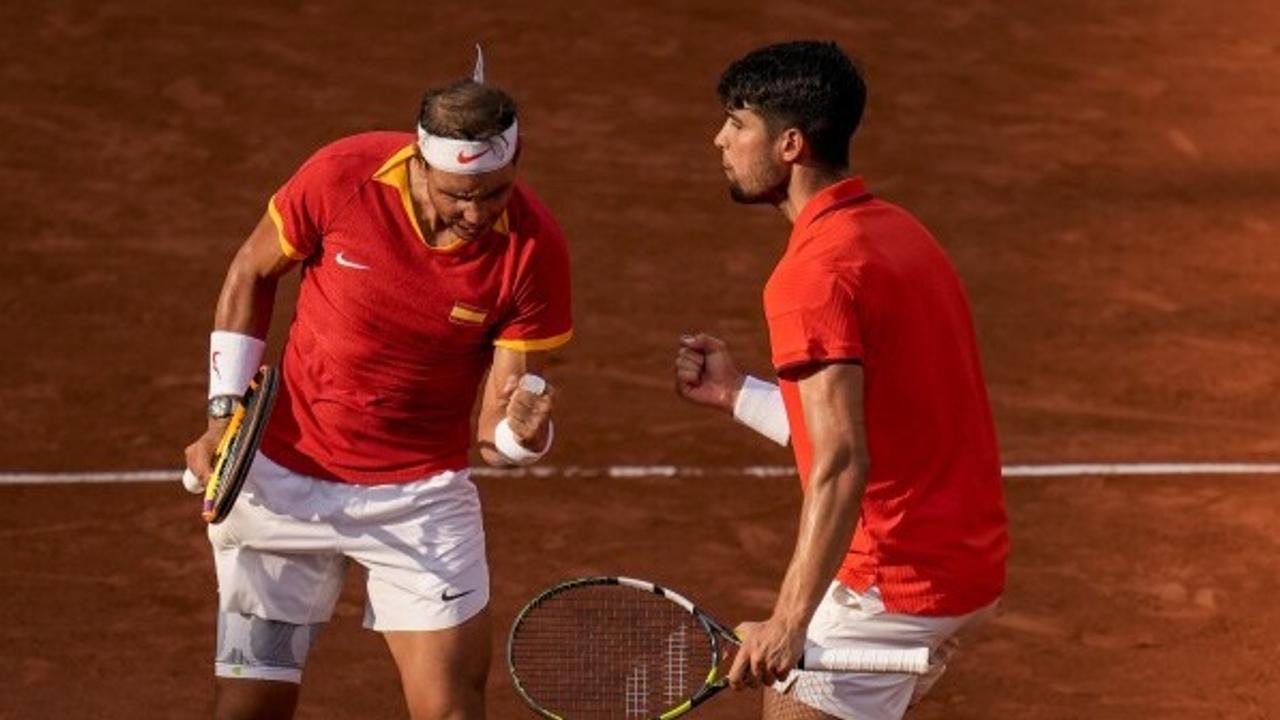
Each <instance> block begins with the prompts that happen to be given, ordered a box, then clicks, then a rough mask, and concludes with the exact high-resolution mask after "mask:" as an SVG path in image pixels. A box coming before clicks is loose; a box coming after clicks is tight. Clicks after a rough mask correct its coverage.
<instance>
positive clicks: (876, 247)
mask: <svg viewBox="0 0 1280 720" xmlns="http://www.w3.org/2000/svg"><path fill="white" fill-rule="evenodd" d="M764 305H765V315H766V317H767V319H768V324H769V335H770V341H771V345H772V351H773V364H774V366H775V367H776V369H777V370H778V373H779V376H780V381H781V387H782V394H783V399H784V401H785V403H786V407H787V417H788V419H789V422H790V425H791V440H792V444H793V447H794V450H795V456H796V465H797V468H798V470H799V472H800V478H801V482H802V483H807V481H808V476H809V470H810V465H811V460H812V446H811V445H810V442H809V435H808V432H807V430H806V429H805V422H804V413H803V412H802V411H801V406H800V397H799V390H798V387H797V384H796V381H795V380H794V375H793V373H792V371H795V370H797V369H800V368H803V367H805V366H810V365H813V364H815V363H829V362H838V361H856V362H859V363H861V365H862V369H863V373H864V397H863V406H864V413H865V427H866V435H867V445H868V452H869V456H870V473H869V476H868V478H867V487H866V493H865V494H864V496H863V500H862V509H861V516H860V520H859V522H858V525H857V529H856V530H855V532H854V536H853V542H852V544H851V545H850V547H849V552H848V555H846V557H845V559H844V562H843V564H842V565H841V568H840V571H839V574H838V575H837V578H838V579H839V580H840V581H841V582H843V583H844V584H846V585H848V586H849V587H851V588H853V589H854V590H857V591H863V590H866V589H867V588H868V587H869V586H871V585H875V586H877V587H878V588H879V589H880V592H881V594H882V595H883V597H884V602H885V607H886V608H887V609H888V610H890V611H892V612H904V613H912V614H918V615H960V614H964V613H966V612H969V611H972V610H975V609H977V608H979V607H982V606H984V605H986V604H988V603H990V602H992V601H993V600H995V599H996V598H997V597H999V595H1000V593H1001V592H1002V591H1003V588H1004V579H1005V557H1006V555H1007V554H1008V547H1009V540H1008V523H1007V520H1006V517H1005V509H1004V491H1003V486H1002V480H1001V475H1000V458H999V453H998V451H997V448H996V437H995V428H994V424H993V422H992V417H991V408H990V404H989V402H988V400H987V391H986V386H985V384H984V382H983V378H982V369H981V366H980V364H979V361H978V349H977V342H976V340H975V337H974V330H973V322H972V319H971V317H970V311H969V302H968V299H967V298H966V296H965V292H964V288H963V286H962V285H961V283H960V279H959V277H957V275H956V272H955V270H954V268H952V266H951V263H950V261H949V260H948V259H947V257H946V256H945V255H944V254H943V251H942V248H941V247H939V245H938V243H937V241H936V240H934V238H933V236H932V235H931V234H930V233H929V231H928V230H926V229H925V228H924V227H923V226H921V224H920V223H919V222H918V221H916V219H915V218H913V217H912V216H911V215H910V214H908V213H907V212H906V211H904V210H902V209H901V208H898V207H896V206H894V205H891V204H889V203H887V202H884V201H882V200H879V199H876V198H874V197H872V196H871V195H870V194H868V193H867V190H866V187H865V186H864V184H863V182H862V180H861V179H850V180H844V181H841V182H839V183H836V184H835V185H832V186H831V187H828V188H826V189H824V190H823V191H822V192H821V193H819V194H818V195H816V196H814V197H813V198H812V199H811V200H810V201H809V202H808V204H806V205H805V207H804V209H803V211H801V213H800V216H799V217H798V218H796V222H795V226H794V228H793V230H792V233H791V237H790V239H789V241H788V244H787V249H786V252H785V254H784V255H783V257H782V259H781V260H780V261H779V262H778V265H777V267H776V268H775V269H774V271H773V275H772V276H771V277H770V278H769V282H768V284H767V285H766V286H765V291H764Z"/></svg>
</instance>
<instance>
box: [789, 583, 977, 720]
mask: <svg viewBox="0 0 1280 720" xmlns="http://www.w3.org/2000/svg"><path fill="white" fill-rule="evenodd" d="M996 604H997V603H994V602H993V603H991V604H990V605H987V606H986V607H983V608H980V609H978V610H975V611H973V612H971V613H968V614H965V615H958V616H952V617H927V616H924V615H905V614H901V613H891V612H886V611H885V608H884V601H883V600H882V599H881V597H880V592H879V590H877V589H876V588H875V587H871V588H868V589H867V591H866V592H862V593H859V592H855V591H854V590H851V589H850V588H848V587H846V586H845V585H844V584H842V583H840V582H833V583H831V586H830V587H829V588H827V594H826V595H825V596H824V597H823V598H822V602H821V603H820V604H819V605H818V609H817V611H816V612H815V613H814V615H813V619H812V620H811V621H809V631H808V636H807V642H808V643H809V644H810V645H817V646H819V647H824V648H841V647H867V648H911V647H920V646H926V647H928V648H929V649H930V653H929V671H928V673H927V674H925V675H909V674H905V673H830V672H802V671H792V672H791V674H790V675H788V676H787V679H786V680H783V681H781V682H778V683H774V685H773V689H774V690H776V691H778V692H780V693H782V694H784V695H787V696H789V697H791V698H793V699H795V700H799V701H800V702H802V703H804V704H806V705H809V706H811V707H815V708H817V709H819V710H821V711H823V712H825V713H827V714H828V715H833V716H835V717H838V718H846V719H848V720H898V719H899V718H901V717H902V715H903V713H905V712H906V711H907V708H908V707H909V706H910V705H912V704H913V703H915V702H916V701H918V700H919V699H920V698H921V697H923V696H924V694H925V693H926V692H928V691H929V688H931V687H933V684H934V683H936V682H937V681H938V678H940V677H942V673H943V672H944V671H945V670H946V668H947V661H948V660H949V659H950V658H951V657H952V656H953V655H954V654H955V652H956V650H957V649H958V648H959V645H960V636H961V635H963V634H965V633H968V632H970V631H972V630H975V629H976V628H977V627H978V626H980V625H981V624H982V622H983V621H984V620H986V619H987V618H988V617H990V615H991V614H992V613H993V612H994V611H995V607H996Z"/></svg>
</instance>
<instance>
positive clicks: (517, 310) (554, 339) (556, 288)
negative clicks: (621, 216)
mask: <svg viewBox="0 0 1280 720" xmlns="http://www.w3.org/2000/svg"><path fill="white" fill-rule="evenodd" d="M542 215H543V216H542V217H541V218H539V221H538V222H537V227H536V229H535V230H534V233H533V236H532V237H530V238H527V239H526V240H525V242H526V243H527V245H526V247H525V250H524V252H523V253H522V257H521V259H520V263H519V267H518V269H517V272H516V277H515V287H514V292H513V297H514V307H513V309H512V311H511V313H510V314H509V317H508V319H507V320H506V321H505V322H504V323H503V324H502V326H501V327H500V328H499V329H498V336H497V339H496V340H494V345H497V346H498V347H505V348H511V349H514V350H524V351H535V350H550V349H552V348H556V347H559V346H561V345H563V344H565V343H566V342H568V341H569V338H570V337H572V336H573V312H572V302H571V300H572V298H571V283H570V275H569V245H568V243H567V242H566V241H565V238H564V233H562V232H561V231H560V227H559V226H558V225H557V224H556V223H555V221H554V220H552V219H551V217H550V216H549V215H546V214H545V213H543V214H542Z"/></svg>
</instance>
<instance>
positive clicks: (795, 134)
mask: <svg viewBox="0 0 1280 720" xmlns="http://www.w3.org/2000/svg"><path fill="white" fill-rule="evenodd" d="M807 145H808V143H807V142H806V140H805V137H804V133H802V132H800V130H799V129H798V128H787V129H786V130H783V131H782V132H781V133H779V134H778V152H779V154H781V156H782V160H783V162H789V163H793V162H797V161H798V160H799V159H800V156H801V155H802V154H803V153H804V150H805V147H806V146H807Z"/></svg>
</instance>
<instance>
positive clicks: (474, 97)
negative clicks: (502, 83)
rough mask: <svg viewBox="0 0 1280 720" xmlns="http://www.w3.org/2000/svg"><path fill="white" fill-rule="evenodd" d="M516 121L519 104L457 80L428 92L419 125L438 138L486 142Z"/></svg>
mask: <svg viewBox="0 0 1280 720" xmlns="http://www.w3.org/2000/svg"><path fill="white" fill-rule="evenodd" d="M515 119H516V101H515V100H514V99H513V98H512V97H511V96H510V95H508V94H507V93H506V91H504V90H503V89H501V88H499V87H497V86H495V85H489V84H487V83H482V82H475V81H474V80H458V81H457V82H454V83H450V84H448V85H444V86H442V87H438V88H433V89H431V90H428V91H427V92H426V94H425V95H423V96H422V105H421V106H419V108H418V124H419V125H421V126H422V127H423V129H425V130H426V131H427V132H429V133H431V134H432V135H435V136H437V137H447V138H457V139H459V140H487V139H489V138H491V137H493V136H494V135H499V134H501V133H502V132H504V131H505V130H506V129H507V128H509V127H511V123H512V122H515Z"/></svg>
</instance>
